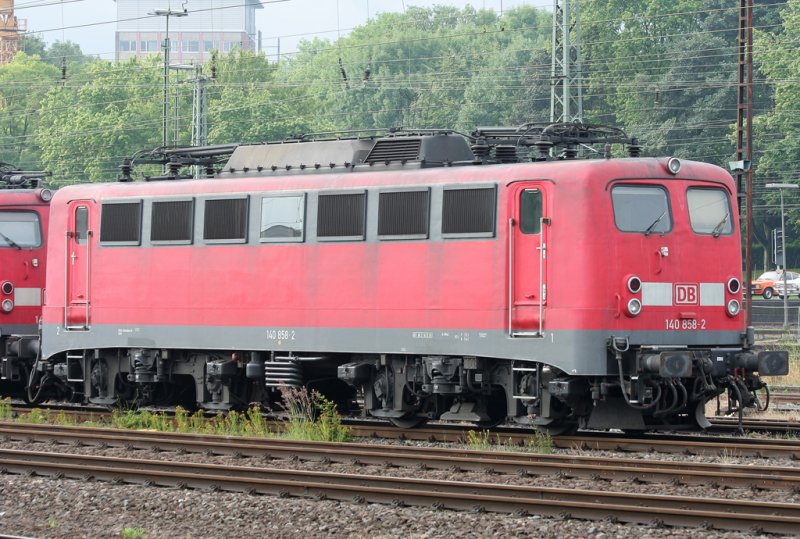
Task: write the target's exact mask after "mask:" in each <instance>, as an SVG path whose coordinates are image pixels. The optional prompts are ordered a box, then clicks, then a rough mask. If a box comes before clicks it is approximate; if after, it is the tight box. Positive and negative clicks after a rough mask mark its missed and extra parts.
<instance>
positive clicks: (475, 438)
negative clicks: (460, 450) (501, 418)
mask: <svg viewBox="0 0 800 539" xmlns="http://www.w3.org/2000/svg"><path fill="white" fill-rule="evenodd" d="M467 445H468V446H469V447H470V449H474V450H476V451H490V450H492V449H494V445H493V444H492V440H491V435H490V434H489V431H488V430H481V431H475V430H469V431H467Z"/></svg>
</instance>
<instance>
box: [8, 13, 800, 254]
mask: <svg viewBox="0 0 800 539" xmlns="http://www.w3.org/2000/svg"><path fill="white" fill-rule="evenodd" d="M755 4H756V10H755V17H756V24H755V26H756V27H757V28H758V31H757V35H756V54H755V57H756V80H757V82H758V84H756V87H755V110H756V119H755V135H756V141H755V148H756V157H755V161H756V162H755V163H754V166H755V170H756V176H755V177H756V188H755V189H754V196H755V197H756V208H757V211H756V213H755V214H754V217H755V219H756V229H755V231H756V237H757V238H758V240H759V241H760V242H761V243H762V244H763V247H764V252H766V251H767V247H766V245H767V244H768V239H769V238H768V236H769V230H770V229H772V228H775V226H776V222H779V215H778V212H777V211H776V210H775V209H774V206H775V204H776V200H777V197H778V193H777V192H770V191H767V190H766V189H764V187H763V185H764V183H766V182H768V181H771V182H776V181H777V182H781V181H790V182H794V181H795V178H796V177H797V172H796V170H795V169H796V167H795V166H794V163H795V162H796V161H797V159H798V157H800V135H798V134H797V133H798V130H797V129H794V128H795V123H796V122H795V118H796V116H797V110H800V90H799V89H798V88H800V86H798V85H797V81H796V78H797V73H798V72H800V56H798V55H797V53H796V44H797V43H798V41H800V0H788V1H787V2H785V3H775V2H774V1H773V0H756V1H755ZM580 9H581V29H582V42H583V48H582V54H583V77H584V111H585V112H584V118H585V121H588V122H593V123H604V124H614V125H617V126H619V127H622V128H624V129H625V130H626V131H627V132H628V133H629V134H630V135H632V136H636V137H638V138H639V139H640V140H641V141H642V142H643V144H644V145H645V148H646V150H645V151H646V153H647V154H649V155H675V156H679V157H683V158H692V159H698V160H702V161H708V162H713V163H716V164H719V165H723V166H724V165H725V164H726V162H727V161H729V160H731V158H732V157H733V154H734V150H735V124H736V117H737V110H736V97H737V87H736V82H737V72H738V47H737V39H738V15H739V14H738V9H737V6H736V5H731V3H730V2H728V1H726V0H675V1H672V2H664V1H663V0H640V1H639V2H630V1H629V0H582V1H581V2H580ZM551 24H552V14H551V13H549V12H547V11H544V10H541V9H538V8H533V7H519V8H515V9H511V10H507V11H505V12H504V13H503V14H502V15H501V14H498V13H496V12H493V11H488V10H480V9H475V8H473V7H466V8H464V9H456V8H453V7H446V6H436V7H433V8H419V7H409V8H408V9H406V10H405V11H404V12H403V13H381V14H379V15H378V16H375V17H374V18H372V19H371V20H369V21H368V22H367V23H365V24H363V25H361V26H358V27H356V28H354V29H353V30H352V31H350V32H349V34H347V35H346V36H342V37H340V38H338V39H336V40H324V39H318V38H316V39H310V40H306V41H303V42H301V44H300V46H299V51H298V52H297V53H296V54H292V55H289V56H285V57H284V59H283V60H281V62H280V63H277V64H276V63H270V62H268V61H267V59H266V57H265V56H264V55H262V54H250V53H243V52H235V53H231V54H228V55H221V56H219V58H218V60H217V62H216V67H217V75H218V76H217V78H216V80H215V81H213V82H210V83H209V86H208V88H209V113H208V119H209V122H208V123H209V139H210V140H209V142H210V143H212V144H216V143H229V142H255V141H264V140H276V139H282V138H285V137H287V136H291V135H294V134H298V133H310V132H321V131H325V132H327V131H346V130H354V129H368V128H387V127H397V126H402V127H407V128H431V127H441V128H452V129H457V130H460V131H465V132H469V131H470V130H472V128H473V127H475V126H477V125H515V124H520V123H523V122H528V121H546V120H548V119H549V108H550V88H551V62H550V55H551V51H550V48H551V31H552V29H551ZM22 50H23V52H20V53H19V54H18V56H17V57H16V58H15V59H14V61H13V62H11V63H9V64H7V65H5V66H0V83H2V84H0V152H1V153H2V155H0V160H3V161H9V162H13V163H17V164H20V165H23V166H25V167H26V168H27V167H32V168H41V167H46V168H48V169H50V170H52V171H54V172H55V173H56V175H55V178H56V180H55V181H56V182H60V183H70V182H80V181H104V180H105V181H107V180H113V179H114V178H115V177H116V174H117V167H118V165H119V163H120V161H121V159H122V158H123V157H125V156H130V155H131V154H133V153H135V152H137V151H139V150H142V149H146V148H154V147H157V146H160V145H161V138H162V88H163V78H162V77H163V71H162V69H163V68H162V67H161V64H160V58H158V56H157V55H156V56H154V57H150V58H148V59H146V60H133V61H128V62H123V63H118V64H115V63H110V62H105V61H100V60H96V59H92V58H89V57H86V56H84V55H83V54H82V53H81V51H80V49H79V48H78V47H77V45H75V44H73V43H54V44H53V45H52V46H50V47H49V48H48V47H46V46H45V44H44V42H43V41H42V40H41V39H39V38H36V37H35V36H25V38H24V39H23V42H22ZM64 63H66V66H67V70H66V71H67V72H66V80H64V78H63V77H62V72H61V68H62V65H63V64H64ZM204 73H205V75H209V74H210V66H208V65H207V66H205V67H204ZM183 80H184V82H182V83H181V84H180V85H177V86H178V91H179V92H180V98H179V107H178V108H179V110H178V111H177V112H178V118H179V125H180V135H179V137H178V140H177V143H179V144H187V143H188V141H189V139H190V128H191V111H192V108H191V94H192V92H191V89H192V83H191V82H189V81H187V80H186V76H184V77H183ZM174 88H175V84H174V83H171V86H170V95H171V96H172V92H174V91H175V90H174ZM170 99H171V102H170V110H171V115H173V114H175V111H174V102H172V99H173V98H172V97H171V98H170ZM172 122H173V120H172V118H170V130H172ZM171 138H173V137H171ZM787 195H788V193H787ZM787 203H788V206H789V207H790V212H789V220H788V224H789V226H790V227H791V230H790V232H789V233H788V234H787V237H789V238H792V237H798V236H800V211H798V210H797V209H795V208H794V206H795V205H797V201H795V199H794V198H793V197H791V196H789V198H787ZM797 246H798V247H800V242H798V245H797ZM795 262H797V261H795Z"/></svg>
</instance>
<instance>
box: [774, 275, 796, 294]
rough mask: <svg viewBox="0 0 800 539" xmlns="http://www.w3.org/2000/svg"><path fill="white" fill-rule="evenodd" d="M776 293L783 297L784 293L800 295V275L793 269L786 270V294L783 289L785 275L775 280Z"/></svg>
mask: <svg viewBox="0 0 800 539" xmlns="http://www.w3.org/2000/svg"><path fill="white" fill-rule="evenodd" d="M774 288H775V293H776V294H778V296H779V297H780V298H781V299H783V296H784V295H787V294H788V295H789V296H791V295H792V294H797V295H798V297H800V275H799V274H797V273H794V272H791V271H787V272H786V294H784V291H783V275H781V276H780V277H778V280H777V281H775V286H774Z"/></svg>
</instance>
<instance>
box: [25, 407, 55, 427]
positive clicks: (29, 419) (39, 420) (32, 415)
mask: <svg viewBox="0 0 800 539" xmlns="http://www.w3.org/2000/svg"><path fill="white" fill-rule="evenodd" d="M17 421H19V422H20V423H32V424H34V425H43V424H45V423H51V421H50V410H41V409H39V408H34V409H32V410H31V411H30V412H28V413H27V414H22V415H20V416H19V417H18V418H17Z"/></svg>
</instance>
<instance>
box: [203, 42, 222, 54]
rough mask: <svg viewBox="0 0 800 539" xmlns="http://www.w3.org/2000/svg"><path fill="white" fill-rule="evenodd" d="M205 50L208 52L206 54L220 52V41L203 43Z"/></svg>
mask: <svg viewBox="0 0 800 539" xmlns="http://www.w3.org/2000/svg"><path fill="white" fill-rule="evenodd" d="M203 50H204V51H206V52H211V51H218V50H219V41H216V40H213V41H212V40H206V41H203Z"/></svg>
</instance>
